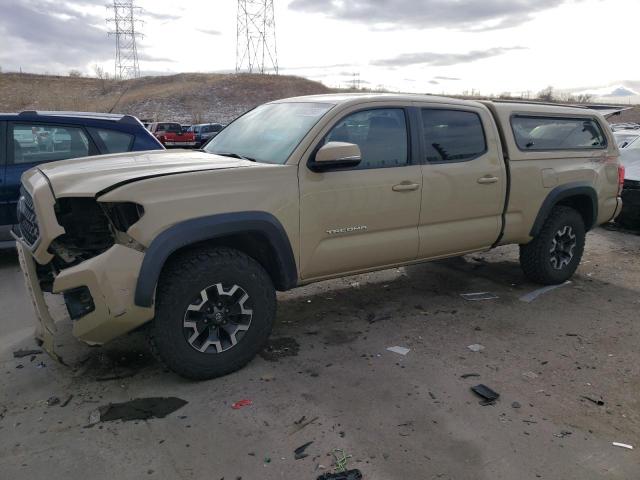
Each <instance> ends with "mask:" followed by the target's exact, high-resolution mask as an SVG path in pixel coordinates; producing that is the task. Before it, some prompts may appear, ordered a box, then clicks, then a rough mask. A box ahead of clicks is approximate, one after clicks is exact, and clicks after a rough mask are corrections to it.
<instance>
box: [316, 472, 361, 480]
mask: <svg viewBox="0 0 640 480" xmlns="http://www.w3.org/2000/svg"><path fill="white" fill-rule="evenodd" d="M361 479H362V473H361V472H360V470H347V471H346V472H340V473H325V474H324V475H320V476H319V477H318V480H361Z"/></svg>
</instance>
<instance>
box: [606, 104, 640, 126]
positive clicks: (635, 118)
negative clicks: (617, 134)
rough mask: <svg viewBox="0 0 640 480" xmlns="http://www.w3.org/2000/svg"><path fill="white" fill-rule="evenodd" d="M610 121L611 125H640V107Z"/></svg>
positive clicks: (622, 113)
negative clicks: (627, 123) (631, 123)
mask: <svg viewBox="0 0 640 480" xmlns="http://www.w3.org/2000/svg"><path fill="white" fill-rule="evenodd" d="M609 121H610V122H611V123H626V122H635V123H640V106H635V107H633V108H631V109H629V110H625V111H624V112H621V113H620V115H615V116H613V117H611V118H610V119H609Z"/></svg>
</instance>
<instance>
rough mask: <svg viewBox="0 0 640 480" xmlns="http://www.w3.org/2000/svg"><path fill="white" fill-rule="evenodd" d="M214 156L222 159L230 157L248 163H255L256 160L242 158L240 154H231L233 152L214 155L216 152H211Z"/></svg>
mask: <svg viewBox="0 0 640 480" xmlns="http://www.w3.org/2000/svg"><path fill="white" fill-rule="evenodd" d="M211 153H213V154H214V155H220V156H222V157H231V158H237V159H239V160H248V161H250V162H255V161H256V159H255V158H250V157H244V156H242V155H240V154H237V153H233V152H225V153H216V152H211Z"/></svg>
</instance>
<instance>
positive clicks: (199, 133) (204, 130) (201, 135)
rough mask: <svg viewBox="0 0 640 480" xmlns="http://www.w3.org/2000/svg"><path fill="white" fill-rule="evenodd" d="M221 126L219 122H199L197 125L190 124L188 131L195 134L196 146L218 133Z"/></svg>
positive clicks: (201, 144)
mask: <svg viewBox="0 0 640 480" xmlns="http://www.w3.org/2000/svg"><path fill="white" fill-rule="evenodd" d="M223 128H224V127H223V126H222V125H220V124H219V123H201V124H199V125H192V126H191V128H190V129H189V131H190V132H193V133H194V134H195V138H196V146H197V147H202V146H203V145H204V144H205V143H207V142H208V141H209V140H210V139H212V138H213V137H215V136H216V135H217V134H218V133H220V132H221V131H222V129H223Z"/></svg>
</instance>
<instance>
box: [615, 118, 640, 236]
mask: <svg viewBox="0 0 640 480" xmlns="http://www.w3.org/2000/svg"><path fill="white" fill-rule="evenodd" d="M613 135H614V136H615V138H616V142H617V144H618V147H620V161H621V162H622V164H623V165H624V167H625V175H624V187H623V188H622V200H623V207H622V213H620V216H619V217H618V219H617V222H618V223H619V224H620V225H622V226H624V227H627V228H640V129H632V130H617V131H616V132H614V134H613Z"/></svg>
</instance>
